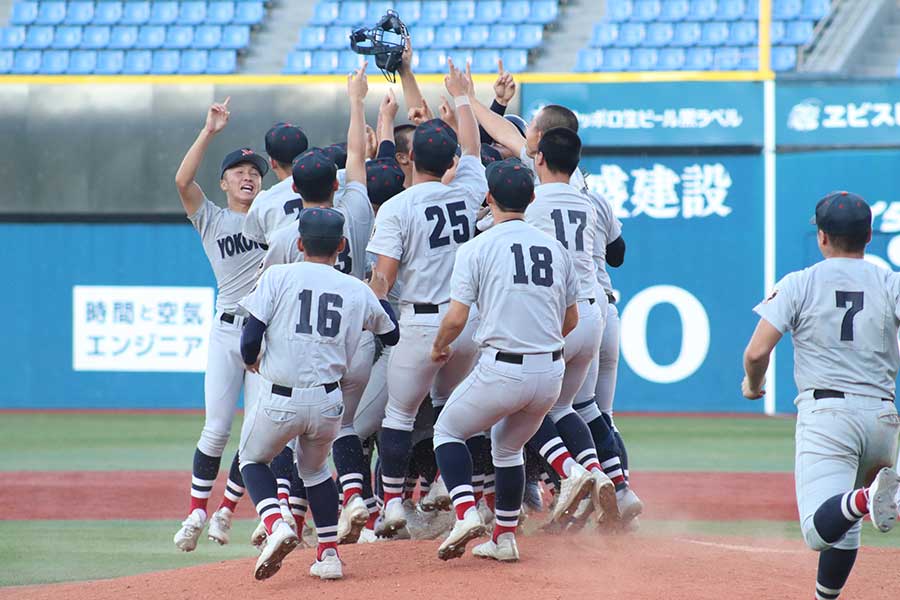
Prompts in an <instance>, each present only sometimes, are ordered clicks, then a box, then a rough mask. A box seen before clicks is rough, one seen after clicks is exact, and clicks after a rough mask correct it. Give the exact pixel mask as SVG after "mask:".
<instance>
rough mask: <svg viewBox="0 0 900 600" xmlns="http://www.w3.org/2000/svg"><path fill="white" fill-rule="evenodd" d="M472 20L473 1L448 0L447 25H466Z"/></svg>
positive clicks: (473, 11)
mask: <svg viewBox="0 0 900 600" xmlns="http://www.w3.org/2000/svg"><path fill="white" fill-rule="evenodd" d="M401 18H402V15H401ZM474 20H475V0H450V5H449V6H448V9H447V23H448V24H450V25H468V24H469V23H471V22H472V21H474Z"/></svg>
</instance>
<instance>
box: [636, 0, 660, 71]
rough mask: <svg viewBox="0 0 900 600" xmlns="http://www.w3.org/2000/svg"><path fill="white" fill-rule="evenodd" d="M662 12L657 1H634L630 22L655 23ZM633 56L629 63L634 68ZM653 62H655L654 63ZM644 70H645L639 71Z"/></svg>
mask: <svg viewBox="0 0 900 600" xmlns="http://www.w3.org/2000/svg"><path fill="white" fill-rule="evenodd" d="M661 12H662V4H661V3H660V2H659V0H635V2H634V4H633V6H632V9H631V20H632V21H642V22H647V21H655V20H656V19H657V18H659V14H660V13H661ZM634 59H635V56H634V54H633V53H632V55H631V63H632V66H634ZM654 62H655V61H654ZM641 70H646V69H641Z"/></svg>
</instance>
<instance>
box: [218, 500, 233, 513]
mask: <svg viewBox="0 0 900 600" xmlns="http://www.w3.org/2000/svg"><path fill="white" fill-rule="evenodd" d="M219 508H227V509H228V510H230V511H231V512H234V511H235V509H236V508H237V500H232V499H231V498H226V497H223V498H222V504H220V505H219Z"/></svg>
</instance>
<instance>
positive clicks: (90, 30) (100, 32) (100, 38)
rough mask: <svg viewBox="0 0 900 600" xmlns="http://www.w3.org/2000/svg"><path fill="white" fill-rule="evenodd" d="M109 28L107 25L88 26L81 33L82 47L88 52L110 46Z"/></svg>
mask: <svg viewBox="0 0 900 600" xmlns="http://www.w3.org/2000/svg"><path fill="white" fill-rule="evenodd" d="M109 29H110V28H109V27H107V26H106V25H88V26H87V27H85V28H84V29H83V30H82V32H81V47H82V48H84V49H87V50H99V49H101V48H106V47H107V46H108V45H109V35H110V32H109Z"/></svg>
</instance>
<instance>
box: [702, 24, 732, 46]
mask: <svg viewBox="0 0 900 600" xmlns="http://www.w3.org/2000/svg"><path fill="white" fill-rule="evenodd" d="M727 40H728V24H727V23H723V22H721V21H712V22H710V23H704V24H703V32H702V33H701V34H700V41H699V42H698V43H697V44H698V45H700V46H721V45H722V44H724V43H725V42H726V41H727Z"/></svg>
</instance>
